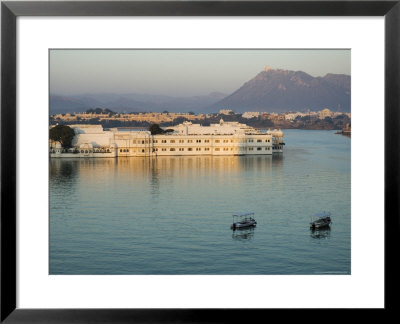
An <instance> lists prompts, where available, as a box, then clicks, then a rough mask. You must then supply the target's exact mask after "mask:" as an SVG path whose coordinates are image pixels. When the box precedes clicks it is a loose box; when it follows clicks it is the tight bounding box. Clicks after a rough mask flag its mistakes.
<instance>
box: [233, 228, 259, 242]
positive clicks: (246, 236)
mask: <svg viewBox="0 0 400 324" xmlns="http://www.w3.org/2000/svg"><path fill="white" fill-rule="evenodd" d="M254 229H255V228H254V227H251V228H243V229H236V230H234V231H233V233H232V239H234V240H237V241H247V240H251V239H253V236H254Z"/></svg>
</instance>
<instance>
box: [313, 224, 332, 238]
mask: <svg viewBox="0 0 400 324" xmlns="http://www.w3.org/2000/svg"><path fill="white" fill-rule="evenodd" d="M310 236H311V237H312V238H314V239H328V238H330V236H331V229H330V227H326V228H323V229H321V228H320V229H311V230H310Z"/></svg>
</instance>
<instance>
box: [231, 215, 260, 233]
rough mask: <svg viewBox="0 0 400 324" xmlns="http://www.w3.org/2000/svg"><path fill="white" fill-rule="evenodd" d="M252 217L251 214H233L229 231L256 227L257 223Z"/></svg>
mask: <svg viewBox="0 0 400 324" xmlns="http://www.w3.org/2000/svg"><path fill="white" fill-rule="evenodd" d="M253 216H254V213H253V212H246V213H237V214H233V215H232V217H233V224H232V225H231V229H233V230H236V229H241V228H246V227H253V226H256V224H257V222H256V220H255V219H254V218H253Z"/></svg>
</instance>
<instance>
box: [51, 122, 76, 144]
mask: <svg viewBox="0 0 400 324" xmlns="http://www.w3.org/2000/svg"><path fill="white" fill-rule="evenodd" d="M49 136H50V139H51V140H53V141H57V142H60V144H61V146H62V147H63V148H69V147H71V143H72V139H73V138H74V136H75V131H74V130H73V129H72V128H71V127H69V126H66V125H57V126H54V127H53V128H51V129H50V134H49Z"/></svg>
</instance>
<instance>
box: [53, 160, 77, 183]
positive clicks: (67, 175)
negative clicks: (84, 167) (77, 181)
mask: <svg viewBox="0 0 400 324" xmlns="http://www.w3.org/2000/svg"><path fill="white" fill-rule="evenodd" d="M78 162H79V161H77V160H75V161H74V160H72V161H71V160H70V161H68V162H66V161H62V160H61V159H51V160H50V162H49V177H50V180H51V181H52V182H54V183H61V182H69V181H70V180H72V179H74V178H76V176H77V173H78V169H79V166H78Z"/></svg>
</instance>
